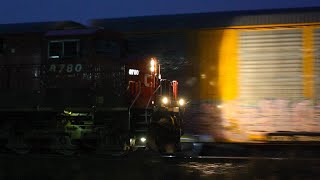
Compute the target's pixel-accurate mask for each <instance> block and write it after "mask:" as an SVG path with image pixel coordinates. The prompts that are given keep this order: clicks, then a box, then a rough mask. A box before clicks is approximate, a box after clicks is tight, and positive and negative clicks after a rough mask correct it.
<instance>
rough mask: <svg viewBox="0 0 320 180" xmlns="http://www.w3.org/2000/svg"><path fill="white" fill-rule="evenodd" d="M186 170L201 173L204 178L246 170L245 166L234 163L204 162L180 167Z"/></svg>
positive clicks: (184, 164)
mask: <svg viewBox="0 0 320 180" xmlns="http://www.w3.org/2000/svg"><path fill="white" fill-rule="evenodd" d="M179 166H180V167H183V168H185V169H186V170H187V171H188V172H189V173H193V172H194V171H199V172H200V174H201V175H202V176H210V175H214V174H227V173H228V174H232V173H236V172H237V171H242V170H244V169H245V168H246V165H245V164H234V163H203V162H201V163H200V162H188V163H183V164H180V165H179Z"/></svg>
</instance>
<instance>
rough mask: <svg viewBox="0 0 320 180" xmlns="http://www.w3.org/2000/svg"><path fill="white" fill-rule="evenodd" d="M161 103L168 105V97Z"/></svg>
mask: <svg viewBox="0 0 320 180" xmlns="http://www.w3.org/2000/svg"><path fill="white" fill-rule="evenodd" d="M161 101H162V103H163V104H168V102H169V99H168V98H167V97H163V98H162V100H161Z"/></svg>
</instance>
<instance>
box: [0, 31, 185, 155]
mask: <svg viewBox="0 0 320 180" xmlns="http://www.w3.org/2000/svg"><path fill="white" fill-rule="evenodd" d="M0 44H1V45H0V48H1V50H0V74H1V77H0V91H1V93H0V96H1V101H0V115H1V120H0V138H1V139H2V145H3V147H5V148H7V149H10V150H14V151H16V152H19V153H26V152H29V151H30V150H32V149H36V148H38V149H49V150H53V151H55V152H60V153H63V154H69V153H74V152H76V151H77V150H81V149H86V150H88V149H90V150H94V151H99V152H121V153H126V152H129V151H130V150H135V149H137V148H139V147H147V148H150V149H152V150H155V151H159V152H167V153H168V152H169V153H170V152H176V151H179V149H180V137H181V135H182V134H183V130H182V123H183V119H182V117H183V112H184V106H185V104H186V102H185V100H183V99H180V97H179V95H178V82H177V81H174V80H167V79H164V78H163V77H162V76H163V75H162V74H161V66H160V62H159V61H158V60H157V59H156V58H155V57H149V56H139V57H138V56H134V57H130V56H129V55H128V54H127V53H126V48H125V46H126V42H125V40H123V38H122V37H121V34H119V33H116V32H109V31H106V30H103V29H98V28H96V29H92V28H87V27H82V28H70V27H69V28H66V27H63V28H59V29H48V30H46V31H41V32H20V33H15V34H10V33H6V34H0Z"/></svg>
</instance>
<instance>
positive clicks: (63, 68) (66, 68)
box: [49, 64, 82, 73]
mask: <svg viewBox="0 0 320 180" xmlns="http://www.w3.org/2000/svg"><path fill="white" fill-rule="evenodd" d="M81 71H82V65H81V64H76V65H73V64H57V65H56V64H51V65H50V68H49V72H58V73H64V72H67V73H72V72H77V73H78V72H81Z"/></svg>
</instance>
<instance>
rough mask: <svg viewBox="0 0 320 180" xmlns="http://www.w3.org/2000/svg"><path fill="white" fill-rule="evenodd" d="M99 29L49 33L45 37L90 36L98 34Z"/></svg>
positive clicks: (53, 31)
mask: <svg viewBox="0 0 320 180" xmlns="http://www.w3.org/2000/svg"><path fill="white" fill-rule="evenodd" d="M98 31H99V29H64V30H52V31H48V32H47V33H46V34H45V36H70V35H90V34H94V33H96V32H98Z"/></svg>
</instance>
